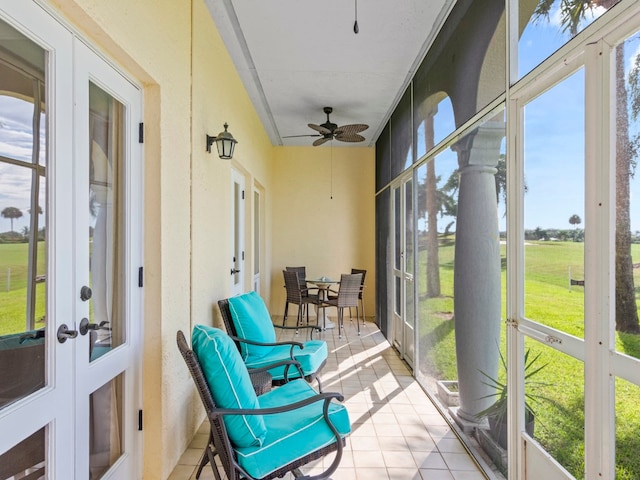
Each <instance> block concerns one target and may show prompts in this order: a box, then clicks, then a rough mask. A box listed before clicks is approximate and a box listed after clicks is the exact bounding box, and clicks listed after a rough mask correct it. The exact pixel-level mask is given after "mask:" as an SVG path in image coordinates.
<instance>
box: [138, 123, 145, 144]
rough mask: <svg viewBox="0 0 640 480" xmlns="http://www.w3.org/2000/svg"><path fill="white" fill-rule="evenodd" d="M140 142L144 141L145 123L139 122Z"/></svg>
mask: <svg viewBox="0 0 640 480" xmlns="http://www.w3.org/2000/svg"><path fill="white" fill-rule="evenodd" d="M138 143H144V123H142V122H140V123H139V124H138Z"/></svg>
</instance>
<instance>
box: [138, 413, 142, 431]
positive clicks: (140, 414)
mask: <svg viewBox="0 0 640 480" xmlns="http://www.w3.org/2000/svg"><path fill="white" fill-rule="evenodd" d="M138 431H140V432H141V431H142V409H140V410H138Z"/></svg>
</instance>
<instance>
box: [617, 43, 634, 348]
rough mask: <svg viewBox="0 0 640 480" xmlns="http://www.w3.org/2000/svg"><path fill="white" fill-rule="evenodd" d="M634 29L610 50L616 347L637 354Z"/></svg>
mask: <svg viewBox="0 0 640 480" xmlns="http://www.w3.org/2000/svg"><path fill="white" fill-rule="evenodd" d="M639 40H640V33H638V32H636V33H634V34H633V35H631V36H630V37H629V38H627V39H626V40H625V41H624V42H623V43H622V44H620V45H618V47H617V48H616V49H615V50H614V52H615V53H614V62H615V72H616V80H615V81H613V82H611V84H612V85H613V88H614V89H615V91H614V92H613V95H614V98H615V99H616V118H615V120H614V121H615V127H617V128H616V159H615V165H616V234H615V238H616V256H615V271H616V299H615V302H616V305H615V307H616V309H615V311H616V315H615V328H616V332H617V333H616V349H617V350H618V351H621V352H623V353H626V354H627V355H631V356H632V357H635V358H640V340H639V339H638V333H640V326H639V322H638V301H637V299H638V295H639V294H640V291H639V290H638V286H640V176H639V175H638V174H637V166H636V164H637V162H638V153H640V58H639V57H638V41H639Z"/></svg>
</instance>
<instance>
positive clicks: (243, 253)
mask: <svg viewBox="0 0 640 480" xmlns="http://www.w3.org/2000/svg"><path fill="white" fill-rule="evenodd" d="M242 260H244V251H243V252H242Z"/></svg>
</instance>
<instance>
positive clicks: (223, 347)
mask: <svg viewBox="0 0 640 480" xmlns="http://www.w3.org/2000/svg"><path fill="white" fill-rule="evenodd" d="M191 344H192V349H193V351H194V352H195V354H196V356H197V357H198V362H200V366H201V367H202V371H203V373H204V377H205V379H206V380H207V384H208V385H209V389H210V390H211V395H212V396H213V401H214V402H215V404H216V406H218V407H220V408H251V409H255V408H260V404H259V403H258V397H257V396H256V393H255V391H254V389H253V385H252V384H251V379H250V378H249V372H248V371H247V367H246V366H245V364H244V361H243V360H242V358H241V357H240V352H238V349H237V348H236V345H235V343H234V342H233V340H231V337H229V335H227V334H226V333H225V332H223V331H222V330H219V329H217V328H213V327H208V326H205V325H196V326H195V327H194V329H193V333H192V336H191ZM224 423H225V426H226V428H227V431H228V433H229V438H230V439H231V442H232V443H233V444H234V445H237V446H243V447H249V446H257V445H262V442H263V440H264V438H265V436H266V433H267V429H266V426H265V423H264V420H263V418H262V416H260V415H233V416H229V415H225V417H224Z"/></svg>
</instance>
